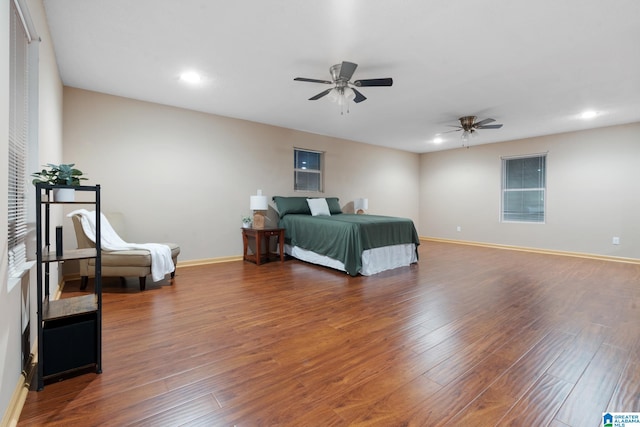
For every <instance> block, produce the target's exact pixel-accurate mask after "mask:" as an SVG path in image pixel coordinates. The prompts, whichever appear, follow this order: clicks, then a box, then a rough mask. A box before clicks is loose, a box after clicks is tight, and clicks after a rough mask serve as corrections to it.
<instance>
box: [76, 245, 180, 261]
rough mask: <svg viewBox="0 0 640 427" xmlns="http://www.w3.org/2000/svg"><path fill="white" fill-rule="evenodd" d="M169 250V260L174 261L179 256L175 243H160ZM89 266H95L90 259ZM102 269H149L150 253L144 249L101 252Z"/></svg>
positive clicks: (178, 248)
mask: <svg viewBox="0 0 640 427" xmlns="http://www.w3.org/2000/svg"><path fill="white" fill-rule="evenodd" d="M162 244H163V245H167V246H169V247H170V248H171V258H173V259H174V260H175V259H176V258H177V257H178V255H179V254H180V246H178V245H177V244H176V243H162ZM89 265H95V260H94V259H90V260H89ZM102 266H103V267H151V253H150V252H149V251H147V250H145V249H129V250H126V251H102Z"/></svg>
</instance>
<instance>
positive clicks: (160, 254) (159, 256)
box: [67, 209, 175, 282]
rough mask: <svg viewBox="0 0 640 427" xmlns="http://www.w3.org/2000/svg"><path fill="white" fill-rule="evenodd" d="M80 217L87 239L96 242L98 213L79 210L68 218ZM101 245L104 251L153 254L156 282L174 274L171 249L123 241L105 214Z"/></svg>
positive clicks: (101, 215)
mask: <svg viewBox="0 0 640 427" xmlns="http://www.w3.org/2000/svg"><path fill="white" fill-rule="evenodd" d="M74 215H78V216H79V217H80V223H81V224H82V229H83V230H84V233H85V234H86V235H87V237H88V238H89V239H90V240H91V241H92V242H93V243H95V242H96V229H97V226H96V211H88V210H86V209H78V210H75V211H73V212H71V213H69V214H68V215H67V216H68V217H72V216H74ZM100 226H101V230H100V231H101V233H100V237H101V238H100V245H101V249H102V250H103V251H122V250H127V249H146V250H148V251H149V252H150V254H151V278H152V279H153V281H154V282H157V281H159V280H162V279H163V278H164V276H165V275H167V274H170V273H172V272H173V270H174V268H175V266H174V265H173V259H172V258H171V248H170V247H169V246H167V245H163V244H160V243H128V242H125V241H124V240H122V238H120V236H118V233H116V231H115V230H114V229H113V227H111V224H110V223H109V221H108V220H107V217H105V216H104V214H102V213H100Z"/></svg>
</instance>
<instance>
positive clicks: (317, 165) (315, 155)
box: [293, 148, 324, 193]
mask: <svg viewBox="0 0 640 427" xmlns="http://www.w3.org/2000/svg"><path fill="white" fill-rule="evenodd" d="M323 154H324V153H322V152H321V151H312V150H304V149H302V148H294V150H293V189H294V190H295V191H314V192H318V193H321V192H322V191H323V190H322V168H323V164H322V163H323Z"/></svg>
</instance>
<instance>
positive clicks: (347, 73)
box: [338, 61, 358, 81]
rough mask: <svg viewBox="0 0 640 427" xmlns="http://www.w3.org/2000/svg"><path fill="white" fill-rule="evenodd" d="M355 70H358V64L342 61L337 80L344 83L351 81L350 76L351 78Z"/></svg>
mask: <svg viewBox="0 0 640 427" xmlns="http://www.w3.org/2000/svg"><path fill="white" fill-rule="evenodd" d="M356 68H358V64H354V63H353V62H347V61H342V65H341V66H340V75H339V76H338V78H340V79H342V80H346V81H349V80H351V76H353V73H354V72H355V71H356Z"/></svg>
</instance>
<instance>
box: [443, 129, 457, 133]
mask: <svg viewBox="0 0 640 427" xmlns="http://www.w3.org/2000/svg"><path fill="white" fill-rule="evenodd" d="M461 130H462V128H459V129H454V130H448V131H446V132H440V133H451V132H460V131H461Z"/></svg>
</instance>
